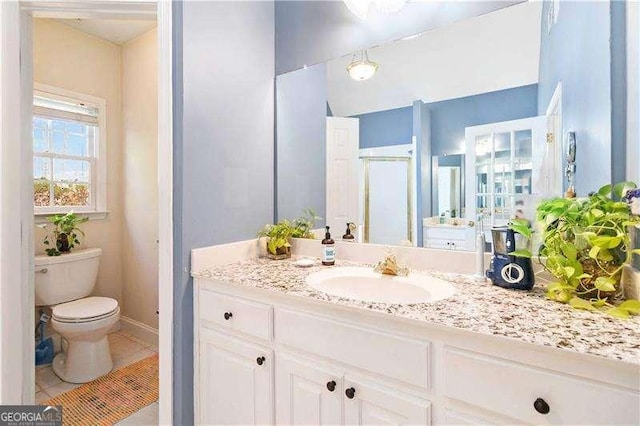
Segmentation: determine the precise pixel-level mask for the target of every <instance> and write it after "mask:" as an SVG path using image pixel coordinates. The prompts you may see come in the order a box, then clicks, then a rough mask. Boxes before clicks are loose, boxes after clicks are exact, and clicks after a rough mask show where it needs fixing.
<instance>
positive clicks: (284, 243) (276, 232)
mask: <svg viewBox="0 0 640 426" xmlns="http://www.w3.org/2000/svg"><path fill="white" fill-rule="evenodd" d="M318 219H320V218H319V217H317V216H316V214H315V212H314V211H313V210H311V209H306V210H304V212H303V215H302V216H301V217H299V218H298V219H295V220H294V221H288V220H281V221H280V222H278V223H276V224H275V225H266V226H265V227H264V228H262V229H261V230H260V231H259V232H258V238H267V256H269V257H270V258H272V259H286V258H289V257H291V238H313V233H312V232H311V230H312V229H313V226H314V225H315V222H316V220H318Z"/></svg>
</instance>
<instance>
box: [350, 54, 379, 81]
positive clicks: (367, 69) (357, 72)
mask: <svg viewBox="0 0 640 426" xmlns="http://www.w3.org/2000/svg"><path fill="white" fill-rule="evenodd" d="M376 71H378V64H377V63H375V62H373V61H370V60H369V55H368V54H367V51H366V50H363V51H362V53H361V57H360V59H357V58H356V55H355V54H354V55H353V59H352V60H351V63H349V65H347V72H348V73H349V77H351V78H352V79H354V80H356V81H363V80H368V79H370V78H371V77H373V75H374V74H375V73H376Z"/></svg>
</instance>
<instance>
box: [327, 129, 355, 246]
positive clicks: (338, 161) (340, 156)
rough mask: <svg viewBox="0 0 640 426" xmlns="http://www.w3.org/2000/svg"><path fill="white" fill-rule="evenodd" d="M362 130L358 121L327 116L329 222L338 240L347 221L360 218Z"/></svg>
mask: <svg viewBox="0 0 640 426" xmlns="http://www.w3.org/2000/svg"><path fill="white" fill-rule="evenodd" d="M359 131H360V122H359V120H358V119H357V118H341V117H327V194H326V196H327V200H326V205H327V211H326V223H327V225H329V226H330V227H331V229H332V232H333V236H334V239H337V238H336V237H339V236H340V235H342V234H343V233H344V230H345V229H346V224H347V222H353V223H357V222H358V218H359V212H358V192H359V191H358V174H359V173H358V166H359V161H358V154H359V143H360V142H359V140H360V135H359Z"/></svg>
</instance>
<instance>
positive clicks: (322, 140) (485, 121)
mask: <svg viewBox="0 0 640 426" xmlns="http://www.w3.org/2000/svg"><path fill="white" fill-rule="evenodd" d="M541 13H542V5H541V3H534V2H527V3H521V4H518V5H515V6H511V7H507V8H504V9H501V10H498V11H496V12H492V13H489V14H486V15H483V16H479V17H475V18H471V19H466V20H463V21H459V22H454V23H451V24H449V25H447V26H444V27H440V28H436V29H433V30H429V31H425V32H423V33H421V34H417V35H415V36H413V37H405V38H402V39H398V40H395V41H390V42H389V43H386V44H382V45H380V46H375V47H371V48H368V49H366V50H364V51H358V52H356V53H355V54H354V53H349V54H346V55H345V56H342V57H339V58H336V59H333V60H330V61H328V62H326V63H320V64H316V65H313V66H308V67H305V68H304V69H300V70H297V71H292V72H289V73H286V74H281V75H279V76H277V78H276V120H277V125H276V133H277V138H276V158H277V161H276V163H277V164H276V187H277V218H276V219H277V220H281V219H290V218H294V217H297V216H299V214H300V212H301V211H302V210H303V209H305V208H312V209H314V210H315V211H317V212H318V214H319V215H320V216H322V217H323V218H324V221H325V222H326V224H327V225H329V226H330V227H331V231H332V235H333V237H334V239H336V240H339V239H340V236H341V235H342V234H343V233H344V231H345V228H346V225H347V222H353V223H355V224H356V225H357V229H356V231H355V232H354V233H355V236H356V240H357V241H361V242H369V243H377V244H385V245H414V246H421V247H430V248H439V249H448V250H475V235H476V232H478V231H480V229H479V228H478V227H477V224H481V225H482V229H481V230H482V231H484V232H485V233H486V236H487V241H490V232H489V231H490V229H491V227H492V226H499V225H504V224H506V223H507V221H508V220H509V219H510V218H513V217H515V216H519V217H525V218H529V219H532V218H533V211H534V209H533V207H534V202H535V200H537V199H539V197H541V196H543V195H560V194H561V193H562V180H561V170H562V166H561V159H562V146H561V137H557V138H555V139H554V138H548V137H547V132H548V131H551V130H549V129H550V124H549V123H555V125H558V123H561V119H560V117H559V116H558V117H554V119H550V118H549V117H548V116H540V111H544V110H546V108H547V107H546V103H547V102H548V101H545V105H544V108H543V107H541V106H539V99H538V97H539V93H540V87H539V75H540V51H541V50H540V49H541V37H542V34H541V31H542V27H541V22H542V16H541ZM354 58H355V59H354ZM362 58H365V59H366V61H365V60H364V59H362ZM354 60H355V61H356V62H358V63H357V64H356V65H357V69H356V70H354V68H355V67H356V66H355V65H354V62H353V61H354ZM365 68H366V69H365ZM545 90H547V88H546V86H545ZM545 96H546V95H545ZM553 111H554V112H553V114H558V115H559V114H561V108H556V109H554V110H553ZM556 130H557V131H561V128H558V129H556ZM319 225H324V223H319Z"/></svg>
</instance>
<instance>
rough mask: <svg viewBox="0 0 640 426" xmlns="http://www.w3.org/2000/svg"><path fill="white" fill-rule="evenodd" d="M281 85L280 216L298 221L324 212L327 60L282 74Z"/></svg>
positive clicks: (278, 108)
mask: <svg viewBox="0 0 640 426" xmlns="http://www.w3.org/2000/svg"><path fill="white" fill-rule="evenodd" d="M276 86H277V90H276V128H277V131H276V134H277V141H276V158H277V161H276V183H277V186H276V187H277V191H276V194H277V195H276V203H277V215H276V219H277V220H281V219H295V218H297V217H299V216H300V215H301V214H302V211H303V210H304V209H306V208H312V209H314V210H315V211H316V212H317V213H318V214H319V215H320V216H324V212H325V197H326V145H327V143H326V127H327V126H326V124H327V119H326V114H327V109H328V104H327V67H326V64H318V65H314V66H312V67H309V68H307V69H303V70H298V71H296V72H291V73H287V74H282V75H279V76H278V77H277V79H276ZM316 225H317V226H318V227H321V226H324V223H323V222H318V223H317V224H316Z"/></svg>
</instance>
